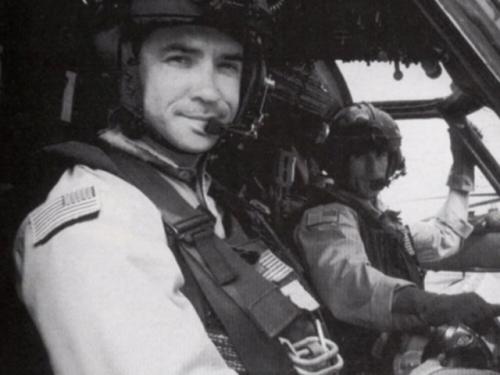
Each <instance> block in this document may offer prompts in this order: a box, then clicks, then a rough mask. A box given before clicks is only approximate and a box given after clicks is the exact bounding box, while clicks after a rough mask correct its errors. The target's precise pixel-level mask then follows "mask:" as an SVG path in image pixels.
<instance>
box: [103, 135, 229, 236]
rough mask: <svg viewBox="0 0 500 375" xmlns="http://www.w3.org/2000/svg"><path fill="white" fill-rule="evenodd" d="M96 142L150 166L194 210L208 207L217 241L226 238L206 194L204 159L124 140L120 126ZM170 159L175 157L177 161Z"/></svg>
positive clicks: (145, 142) (144, 140)
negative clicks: (213, 222)
mask: <svg viewBox="0 0 500 375" xmlns="http://www.w3.org/2000/svg"><path fill="white" fill-rule="evenodd" d="M99 139H100V140H101V141H103V142H105V143H106V144H107V145H109V146H111V147H112V148H115V149H117V150H119V151H122V152H125V153H126V154H129V155H132V156H134V157H136V158H138V159H140V160H142V161H144V162H146V163H148V164H151V165H153V166H154V167H155V168H156V169H158V170H159V171H160V172H161V173H160V174H161V176H162V177H163V178H165V179H167V180H168V182H169V183H170V184H171V185H172V186H173V187H174V188H175V190H176V191H177V192H178V193H179V195H180V196H181V197H182V198H183V199H184V200H185V201H186V202H188V203H189V204H190V205H191V206H192V207H193V208H196V207H197V206H199V205H202V206H204V207H205V208H207V209H208V211H209V212H210V213H211V214H212V215H213V216H214V217H215V219H216V223H215V233H216V234H217V235H218V236H219V237H220V238H225V237H226V233H225V230H224V226H223V224H222V216H221V214H220V210H219V208H218V207H217V205H216V203H215V201H214V200H213V199H212V198H211V197H210V196H209V195H208V190H209V189H210V186H211V184H212V179H211V177H210V175H209V174H208V173H207V172H206V168H205V165H206V157H204V156H203V155H194V156H195V157H194V158H189V157H186V158H183V156H184V155H173V154H174V152H173V151H171V150H169V149H166V148H165V147H163V146H161V145H160V144H158V143H157V142H156V141H154V140H153V139H151V138H149V137H141V138H139V139H131V138H129V137H127V136H126V135H125V134H124V133H123V132H122V131H121V129H120V128H119V127H113V128H107V129H104V130H103V131H102V132H101V133H100V134H99ZM173 156H177V157H175V159H176V160H174V158H173ZM180 164H181V165H180Z"/></svg>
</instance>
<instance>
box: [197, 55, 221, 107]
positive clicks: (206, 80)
mask: <svg viewBox="0 0 500 375" xmlns="http://www.w3.org/2000/svg"><path fill="white" fill-rule="evenodd" d="M196 79H197V82H196V85H195V90H194V98H195V99H198V100H200V101H203V102H207V103H210V102H216V101H218V100H219V99H220V98H221V93H220V90H219V87H218V83H217V76H216V69H215V66H214V65H213V64H212V63H208V62H207V63H204V64H201V66H200V69H199V74H198V76H197V77H196Z"/></svg>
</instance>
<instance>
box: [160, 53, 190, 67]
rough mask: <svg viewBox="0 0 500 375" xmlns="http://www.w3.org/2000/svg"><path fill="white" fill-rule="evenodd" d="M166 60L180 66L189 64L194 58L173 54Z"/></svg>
mask: <svg viewBox="0 0 500 375" xmlns="http://www.w3.org/2000/svg"><path fill="white" fill-rule="evenodd" d="M164 61H165V62H166V63H168V64H174V65H178V66H189V65H190V64H191V62H192V59H191V58H190V57H189V56H184V55H172V56H167V57H166V58H165V60H164Z"/></svg>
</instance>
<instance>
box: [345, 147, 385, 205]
mask: <svg viewBox="0 0 500 375" xmlns="http://www.w3.org/2000/svg"><path fill="white" fill-rule="evenodd" d="M388 166H389V155H388V153H387V152H386V151H384V152H377V151H369V152H366V153H364V154H361V155H351V157H350V158H349V189H350V190H351V191H352V192H353V193H355V194H357V195H358V196H360V197H361V198H364V199H370V200H373V199H375V198H377V196H378V194H379V193H380V191H381V190H382V189H383V188H384V186H385V181H386V176H387V168H388Z"/></svg>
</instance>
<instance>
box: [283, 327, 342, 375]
mask: <svg viewBox="0 0 500 375" xmlns="http://www.w3.org/2000/svg"><path fill="white" fill-rule="evenodd" d="M318 333H319V334H318V336H309V337H306V338H304V339H302V340H299V341H297V342H295V343H293V344H292V343H291V342H290V341H289V340H288V339H286V338H283V337H280V338H279V340H280V343H282V344H283V345H285V346H286V347H287V348H288V357H289V358H290V360H291V361H292V363H293V367H294V368H295V370H296V371H297V373H298V374H299V375H332V374H338V373H339V371H340V370H341V369H342V367H344V360H343V359H342V357H341V356H340V355H339V348H338V346H337V344H335V343H334V342H333V341H332V340H330V339H327V338H325V337H323V335H322V333H321V331H320V332H318Z"/></svg>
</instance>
